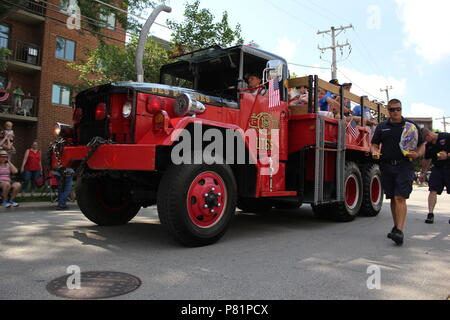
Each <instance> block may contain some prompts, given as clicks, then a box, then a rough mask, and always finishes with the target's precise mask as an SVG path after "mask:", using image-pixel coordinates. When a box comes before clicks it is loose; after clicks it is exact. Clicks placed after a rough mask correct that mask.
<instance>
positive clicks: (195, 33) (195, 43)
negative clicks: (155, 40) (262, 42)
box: [167, 0, 244, 53]
mask: <svg viewBox="0 0 450 320" xmlns="http://www.w3.org/2000/svg"><path fill="white" fill-rule="evenodd" d="M214 18H215V17H214V15H213V14H212V13H211V11H210V10H209V9H200V1H199V0H196V1H194V2H193V3H186V6H185V10H184V20H183V21H182V22H180V23H178V22H176V21H173V20H167V25H168V26H169V28H171V29H172V30H173V33H172V41H173V42H174V44H175V48H176V51H178V52H177V53H182V52H188V51H192V50H195V49H199V48H205V47H209V46H212V45H220V46H223V47H227V46H230V45H233V44H235V45H237V44H242V43H243V42H244V40H243V39H242V37H241V26H240V24H237V25H236V26H235V27H234V29H233V28H232V27H231V26H230V25H229V23H228V13H227V12H226V11H225V12H224V13H223V14H222V19H221V20H220V21H219V22H214Z"/></svg>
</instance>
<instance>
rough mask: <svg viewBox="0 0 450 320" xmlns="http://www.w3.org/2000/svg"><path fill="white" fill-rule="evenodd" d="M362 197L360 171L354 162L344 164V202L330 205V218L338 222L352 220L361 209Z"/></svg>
mask: <svg viewBox="0 0 450 320" xmlns="http://www.w3.org/2000/svg"><path fill="white" fill-rule="evenodd" d="M362 199H363V188H362V176H361V171H360V170H359V168H358V166H357V165H356V163H354V162H347V163H346V164H345V175H344V202H340V203H336V204H333V205H331V208H330V214H331V218H332V219H333V220H335V221H339V222H350V221H353V220H354V219H355V217H356V215H357V214H358V212H359V210H360V209H361V205H362Z"/></svg>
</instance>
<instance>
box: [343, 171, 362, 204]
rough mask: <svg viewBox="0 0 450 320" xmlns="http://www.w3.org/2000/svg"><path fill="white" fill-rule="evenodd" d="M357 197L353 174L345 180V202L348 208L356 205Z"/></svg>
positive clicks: (356, 186)
mask: <svg viewBox="0 0 450 320" xmlns="http://www.w3.org/2000/svg"><path fill="white" fill-rule="evenodd" d="M358 198H359V186H358V182H357V180H356V177H355V176H354V175H351V176H349V177H348V178H347V181H346V182H345V204H346V205H347V207H348V208H349V209H353V208H355V207H356V205H357V203H358Z"/></svg>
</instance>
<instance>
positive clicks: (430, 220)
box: [425, 213, 434, 224]
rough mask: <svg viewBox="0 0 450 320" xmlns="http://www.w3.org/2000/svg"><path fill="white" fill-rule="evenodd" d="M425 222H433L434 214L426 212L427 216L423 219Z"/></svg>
mask: <svg viewBox="0 0 450 320" xmlns="http://www.w3.org/2000/svg"><path fill="white" fill-rule="evenodd" d="M425 223H427V224H433V223H434V214H432V213H429V214H428V217H427V220H425Z"/></svg>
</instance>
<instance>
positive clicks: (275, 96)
mask: <svg viewBox="0 0 450 320" xmlns="http://www.w3.org/2000/svg"><path fill="white" fill-rule="evenodd" d="M280 104H281V103H280V85H279V83H278V77H275V78H273V79H270V80H269V108H275V107H278V106H279V105H280Z"/></svg>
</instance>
